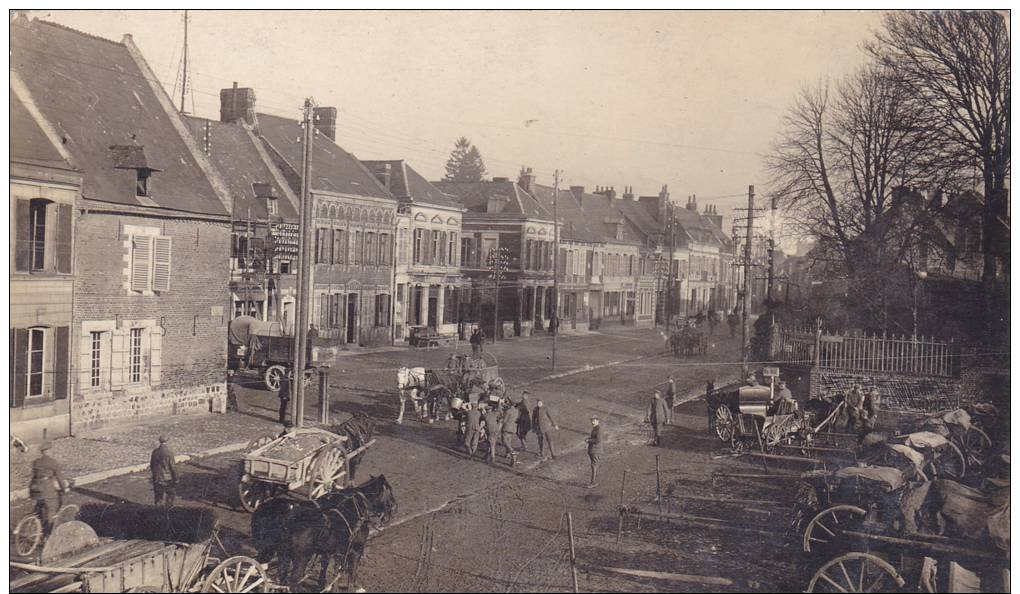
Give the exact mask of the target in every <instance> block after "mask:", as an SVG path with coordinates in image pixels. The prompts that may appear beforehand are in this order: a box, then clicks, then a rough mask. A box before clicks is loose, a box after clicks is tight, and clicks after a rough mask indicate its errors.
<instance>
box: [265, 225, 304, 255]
mask: <svg viewBox="0 0 1020 594" xmlns="http://www.w3.org/2000/svg"><path fill="white" fill-rule="evenodd" d="M300 233H301V232H300V228H299V226H298V225H297V224H296V223H273V226H272V236H273V241H274V242H275V244H276V255H277V256H297V253H298V243H299V241H300V238H301V235H300Z"/></svg>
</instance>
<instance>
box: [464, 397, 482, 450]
mask: <svg viewBox="0 0 1020 594" xmlns="http://www.w3.org/2000/svg"><path fill="white" fill-rule="evenodd" d="M464 409H465V410H466V411H467V412H466V413H465V414H464V417H465V421H464V422H465V433H464V448H465V449H466V450H467V453H468V455H469V456H471V457H472V458H474V457H475V452H477V451H478V436H479V433H480V432H481V430H482V413H481V412H479V411H478V407H477V406H476V405H472V404H471V403H467V404H465V405H464Z"/></svg>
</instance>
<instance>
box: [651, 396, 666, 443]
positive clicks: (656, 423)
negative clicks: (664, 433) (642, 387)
mask: <svg viewBox="0 0 1020 594" xmlns="http://www.w3.org/2000/svg"><path fill="white" fill-rule="evenodd" d="M668 414H669V413H667V412H666V402H665V401H664V400H663V399H662V393H661V392H659V391H658V390H656V391H655V394H653V395H652V401H651V402H650V403H649V404H648V414H647V415H646V416H645V422H646V423H651V424H652V435H653V438H652V445H653V446H656V447H658V445H659V431H660V429H661V427H662V425H663V423H665V422H666V418H667V416H668Z"/></svg>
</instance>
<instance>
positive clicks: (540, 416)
mask: <svg viewBox="0 0 1020 594" xmlns="http://www.w3.org/2000/svg"><path fill="white" fill-rule="evenodd" d="M531 417H532V418H531V428H532V429H534V430H535V435H537V436H538V458H539V460H542V461H544V460H545V447H546V446H547V445H548V446H549V455H550V456H551V457H552V459H553V460H555V459H556V450H555V449H553V439H552V431H553V429H555V430H557V431H559V429H560V426H559V425H557V424H556V422H555V421H553V418H552V415H550V414H549V409H548V408H546V406H545V405H544V404H543V403H542V401H541V400H539V401H537V402H535V410H534V411H532V413H531Z"/></svg>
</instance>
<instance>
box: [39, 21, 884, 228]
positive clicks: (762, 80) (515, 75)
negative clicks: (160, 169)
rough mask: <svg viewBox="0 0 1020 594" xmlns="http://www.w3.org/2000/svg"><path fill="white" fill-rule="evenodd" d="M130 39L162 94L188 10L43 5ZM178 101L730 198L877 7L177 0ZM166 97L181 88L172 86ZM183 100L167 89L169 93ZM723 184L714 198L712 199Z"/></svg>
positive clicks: (440, 160)
mask: <svg viewBox="0 0 1020 594" xmlns="http://www.w3.org/2000/svg"><path fill="white" fill-rule="evenodd" d="M35 16H39V17H43V18H47V19H49V20H54V21H56V22H59V23H62V24H65V25H68V26H71V27H74V28H76V29H80V30H83V31H86V32H89V33H93V34H96V35H100V36H103V37H107V38H111V39H115V40H119V39H120V38H121V36H122V35H123V34H124V33H132V34H133V35H134V40H135V43H136V44H137V45H138V46H139V47H140V48H141V50H142V52H143V53H144V54H145V57H146V59H147V60H148V61H149V63H150V65H151V66H152V68H153V69H154V71H155V72H156V73H157V75H158V76H159V77H160V78H161V79H162V80H163V81H164V84H165V85H166V87H167V89H168V90H170V89H171V88H172V87H173V86H174V81H175V78H176V77H178V76H179V75H178V68H179V63H180V54H181V46H182V41H183V13H181V12H174V11H152V12H150V11H134V12H110V11H68V12H40V13H35ZM190 17H191V24H190V40H189V41H190V70H191V74H192V81H193V82H192V85H193V89H194V94H193V95H192V96H191V97H189V99H188V100H187V108H188V110H189V111H190V110H191V109H192V107H191V105H192V101H193V102H194V111H195V113H197V114H198V115H200V116H205V117H212V118H216V117H218V110H219V99H218V92H219V89H221V88H225V87H229V86H230V85H231V83H232V82H233V81H237V82H238V83H239V84H240V85H241V86H250V87H254V88H255V92H256V96H257V104H258V107H259V109H260V110H261V111H265V112H270V113H275V114H279V115H284V116H288V117H292V118H295V119H296V118H298V117H299V116H300V109H301V104H302V101H303V98H304V97H307V96H311V97H314V98H315V100H316V102H317V103H318V104H319V105H331V106H335V107H337V108H338V109H339V110H340V123H339V128H338V132H337V136H338V138H337V140H338V142H339V144H340V145H341V146H343V147H344V148H345V149H347V150H348V151H351V152H353V153H355V154H356V155H357V156H358V157H361V158H369V159H376V158H379V159H382V158H385V159H399V158H404V159H407V160H408V161H409V162H410V163H411V164H412V165H413V166H414V167H415V168H416V169H418V170H419V171H421V172H422V173H423V174H424V175H425V176H426V177H428V178H429V179H437V178H439V177H441V176H442V174H443V164H444V162H445V161H446V157H447V156H448V155H449V152H450V150H451V149H452V147H453V143H454V140H456V138H457V137H459V136H461V135H464V136H467V137H468V138H469V139H471V140H472V141H473V142H474V143H475V144H476V145H477V146H478V147H479V150H481V152H482V156H483V157H484V158H485V161H486V164H487V165H488V169H489V172H490V175H500V176H510V177H514V176H516V175H517V172H518V170H519V169H520V167H521V166H522V165H528V166H531V167H532V168H533V169H534V170H535V171H536V173H537V174H538V179H539V182H540V183H548V184H552V172H553V170H555V169H557V168H558V169H561V170H563V171H564V177H563V184H564V185H585V186H587V187H589V188H591V187H594V186H596V185H607V186H608V185H611V186H615V187H616V189H617V191H618V192H621V191H622V189H623V187H624V186H633V187H634V190H635V192H636V193H638V194H652V193H656V192H657V191H658V189H659V187H660V186H661V185H662V184H669V188H670V193H671V194H672V196H673V199H674V200H677V201H680V202H684V201H685V197H686V196H687V195H688V194H697V195H698V197H699V200H698V202H699V205H703V204H705V203H706V202H714V203H716V204H718V205H719V207H720V211H727V212H728V211H729V209H730V208H731V207H732V206H735V205H736V204H737V203H739V202H741V198H739V197H734V196H733V195H742V194H744V193H745V192H746V190H747V185H748V184H756V186H757V187H758V189H759V193H761V192H762V191H764V190H766V189H767V188H766V187H765V182H766V180H765V174H764V172H763V171H762V168H761V155H762V154H763V153H765V152H766V151H767V150H768V146H769V144H770V142H771V141H772V139H773V138H774V136H775V134H776V131H777V129H778V127H779V124H780V118H781V116H782V113H783V111H784V110H785V108H786V106H787V105H789V103H790V101H791V98H792V97H793V96H794V94H795V93H796V91H797V90H798V89H799V88H800V87H801V86H802V85H804V84H806V83H812V82H815V81H817V80H819V79H821V78H824V77H832V78H837V77H839V76H841V75H842V74H844V73H846V72H848V71H849V70H852V69H853V68H855V67H857V66H858V65H859V64H861V63H862V62H863V60H864V56H863V54H862V52H861V50H860V45H861V42H862V41H864V40H865V39H867V38H869V37H870V36H871V34H872V31H873V30H874V29H876V28H877V27H878V26H879V21H880V15H879V14H878V13H875V12H849V11H846V12H781V11H775V12H749V11H748V12H704V11H702V12H693V11H692V12H572V11H557V12H528V11H522V12H495V11H493V12H413V11H403V12H366V11H362V12H317V11H310V12H299V11H294V12H286V11H276V12H257V11H251V12H237V11H209V12H205V11H192V12H191V13H190ZM178 93H179V91H178ZM176 101H179V96H178V99H177V100H175V102H176ZM718 196H729V197H727V198H712V197H718Z"/></svg>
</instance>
